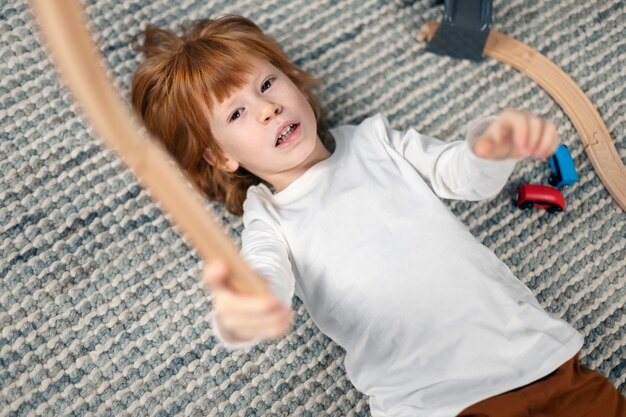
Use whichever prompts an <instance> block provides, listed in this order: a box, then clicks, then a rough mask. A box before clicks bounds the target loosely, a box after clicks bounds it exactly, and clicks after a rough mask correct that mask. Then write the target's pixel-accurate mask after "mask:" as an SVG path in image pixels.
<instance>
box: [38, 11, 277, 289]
mask: <svg viewBox="0 0 626 417" xmlns="http://www.w3.org/2000/svg"><path fill="white" fill-rule="evenodd" d="M31 5H32V10H33V12H34V14H35V17H36V18H37V21H38V22H39V26H40V28H41V30H42V33H43V35H44V37H45V40H46V41H47V42H46V43H47V46H48V48H49V50H50V51H51V52H52V55H53V56H54V58H55V59H54V61H55V64H56V66H57V67H58V69H59V72H60V73H61V75H63V76H64V79H65V81H66V83H67V85H68V86H69V87H70V90H71V91H72V93H73V95H74V97H75V98H76V100H77V101H78V103H79V104H80V106H81V108H82V110H83V111H84V112H85V114H86V115H87V117H88V119H89V120H90V122H91V123H92V125H93V126H94V128H95V130H96V131H97V132H98V134H99V135H100V136H101V137H102V139H103V140H104V142H105V144H106V145H107V146H109V147H110V148H112V149H113V150H114V151H115V152H117V153H118V155H119V156H120V157H121V158H122V159H123V160H124V162H125V163H126V164H127V165H128V166H129V167H130V168H131V169H132V171H133V172H134V173H135V175H136V176H137V177H138V178H139V179H140V180H141V182H142V183H143V185H144V186H145V187H146V188H147V189H148V190H149V191H150V194H151V195H152V196H153V198H155V199H156V200H157V201H158V202H159V203H161V205H162V207H163V208H164V209H165V211H166V212H167V213H168V214H169V215H170V216H171V218H172V219H173V220H174V223H175V224H176V225H177V226H178V227H179V228H180V229H181V230H182V232H183V233H184V235H185V236H186V237H187V238H189V240H190V241H191V244H192V245H193V246H194V247H195V248H196V249H197V250H198V252H200V255H201V256H202V257H203V258H204V259H205V260H207V261H208V260H210V259H213V258H220V259H223V260H224V261H226V263H227V264H228V265H229V267H230V269H231V271H232V278H231V280H232V284H233V286H234V287H235V288H237V289H239V290H240V291H243V292H249V293H250V292H261V291H264V290H267V286H266V283H265V281H264V280H263V279H262V278H260V277H259V276H258V275H256V274H255V273H254V272H253V271H252V270H251V269H250V267H249V266H248V265H247V264H246V263H245V262H244V261H243V260H242V259H241V258H240V256H239V252H238V251H237V249H236V248H235V247H234V245H233V244H232V242H231V241H230V240H229V239H228V237H227V236H226V235H225V234H224V233H223V232H222V230H221V229H220V227H219V226H218V225H217V224H216V223H215V221H214V220H213V219H212V217H211V214H210V213H209V212H208V211H207V210H206V209H205V208H204V207H203V205H202V203H201V200H200V197H199V195H198V193H196V192H194V191H193V190H192V189H191V187H189V185H188V183H187V182H185V180H184V175H183V174H182V173H181V171H180V170H179V169H178V168H177V166H178V165H177V164H176V162H175V161H174V160H173V158H171V157H170V156H169V154H168V153H167V152H166V151H165V149H164V148H163V147H162V146H161V145H160V144H158V143H157V142H156V141H153V140H146V139H145V138H143V137H142V135H141V134H140V133H139V130H138V129H137V125H136V123H135V122H134V121H133V117H132V116H131V113H130V111H129V109H128V106H127V105H126V104H125V103H124V102H123V101H122V99H121V98H120V97H119V96H118V94H117V93H116V92H115V90H114V88H113V86H112V84H111V83H110V82H109V80H108V79H107V77H106V74H105V72H104V70H103V69H102V67H101V66H100V64H99V61H100V57H99V56H97V55H96V53H95V51H97V50H98V49H97V48H96V47H95V45H94V44H93V42H92V40H91V36H90V34H89V32H88V31H87V25H86V19H85V17H84V16H83V13H82V9H81V7H80V5H79V3H78V2H77V1H76V0H67V1H66V0H64V1H54V0H32V1H31Z"/></svg>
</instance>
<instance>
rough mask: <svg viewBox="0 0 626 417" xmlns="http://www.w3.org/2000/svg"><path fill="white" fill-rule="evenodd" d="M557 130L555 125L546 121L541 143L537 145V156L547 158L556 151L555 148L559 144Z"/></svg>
mask: <svg viewBox="0 0 626 417" xmlns="http://www.w3.org/2000/svg"><path fill="white" fill-rule="evenodd" d="M560 141H561V140H560V139H559V132H558V131H557V129H556V125H555V124H554V123H552V122H546V124H545V127H544V130H543V137H542V140H541V145H540V146H539V148H538V150H537V152H536V154H537V158H544V159H545V158H548V157H549V156H550V155H552V154H554V152H556V148H557V147H558V146H559V142H560Z"/></svg>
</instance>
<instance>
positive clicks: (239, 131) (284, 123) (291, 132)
mask: <svg viewBox="0 0 626 417" xmlns="http://www.w3.org/2000/svg"><path fill="white" fill-rule="evenodd" d="M209 125H210V126H211V132H212V133H213V136H214V137H215V138H216V140H217V142H218V144H219V145H220V147H221V149H222V151H223V152H224V154H225V156H226V158H227V162H226V163H225V164H224V165H223V166H222V168H223V169H225V170H227V171H234V170H236V169H237V168H238V167H239V166H242V167H244V168H245V169H247V170H248V171H250V172H252V173H253V174H255V175H256V176H258V177H260V178H262V179H263V180H265V181H267V182H269V183H270V184H272V185H273V186H274V187H275V188H276V189H277V190H278V191H280V190H282V189H283V188H285V187H286V186H287V185H289V184H290V183H291V182H292V181H293V180H295V179H296V178H298V177H299V176H300V175H302V174H303V173H304V172H305V171H306V170H307V169H308V168H310V167H311V166H312V165H314V164H316V163H317V162H319V161H321V160H323V159H326V158H327V157H328V155H329V153H328V151H327V150H326V149H325V148H324V146H323V145H322V142H321V140H320V139H319V137H318V136H317V121H316V120H315V115H314V113H313V109H312V108H311V106H310V105H309V102H308V101H307V99H306V97H305V96H304V95H303V94H302V93H301V92H300V90H299V89H298V87H296V85H295V84H293V82H291V80H290V79H289V78H288V77H287V76H286V75H285V74H283V73H282V72H280V71H279V70H278V69H277V68H275V67H274V66H273V65H271V64H270V63H269V62H268V61H265V60H254V61H253V70H252V72H251V73H250V75H249V76H248V78H247V79H246V82H245V84H244V85H243V86H242V87H241V88H240V89H237V90H235V91H234V92H233V94H232V95H231V96H230V97H228V98H226V99H225V100H224V101H223V102H221V103H217V102H215V101H214V102H213V109H212V111H211V114H210V115H209ZM283 134H284V135H283ZM207 160H209V162H211V161H210V156H207Z"/></svg>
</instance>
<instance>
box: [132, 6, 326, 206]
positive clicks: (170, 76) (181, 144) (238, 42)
mask: <svg viewBox="0 0 626 417" xmlns="http://www.w3.org/2000/svg"><path fill="white" fill-rule="evenodd" d="M140 35H143V44H142V45H139V44H138V37H135V39H133V45H134V49H135V50H137V51H139V52H143V54H144V55H145V60H144V61H143V62H142V63H141V64H140V65H139V66H138V68H137V70H136V71H135V74H134V75H133V80H132V90H131V95H132V104H133V107H134V109H135V111H137V113H139V115H140V117H141V119H142V120H143V121H144V123H145V125H146V127H147V129H148V131H149V132H150V133H151V134H152V135H153V136H154V137H156V138H157V139H159V140H160V141H161V142H162V143H163V144H164V145H165V147H166V148H167V150H168V151H169V152H170V154H171V155H172V156H173V157H174V158H175V159H176V160H177V161H178V163H179V164H180V166H181V168H182V169H183V170H184V171H185V172H186V173H187V175H188V176H189V178H190V179H191V181H192V183H193V184H194V186H196V188H197V189H198V190H199V191H200V192H203V193H205V194H206V195H207V196H208V197H209V198H211V199H213V200H217V201H219V202H222V203H224V205H225V207H226V209H227V210H228V211H230V212H231V213H233V214H235V215H241V214H243V202H244V200H245V198H246V192H247V189H248V187H250V186H251V185H255V184H259V183H260V182H262V180H261V179H260V178H258V177H257V176H255V175H254V174H252V173H250V172H249V171H247V170H245V169H244V168H242V167H240V168H239V169H238V170H237V171H235V172H226V171H224V170H222V169H220V168H219V166H220V165H221V164H222V163H223V162H224V161H225V159H224V155H223V152H222V150H221V149H220V148H219V146H218V144H217V141H216V140H215V138H214V136H213V135H212V133H211V129H210V127H209V123H208V119H207V117H206V114H207V113H206V112H207V111H209V112H210V111H211V103H212V100H213V99H215V100H216V101H217V102H221V101H223V100H224V99H225V98H227V97H228V96H229V95H230V94H231V93H232V92H233V91H234V90H235V89H237V88H239V87H241V86H242V85H243V84H244V81H245V79H246V76H247V75H248V74H249V72H250V69H251V67H250V64H249V62H250V59H249V58H250V56H254V57H257V58H260V59H265V60H267V61H269V62H270V63H271V64H272V65H273V66H275V67H276V68H278V69H279V70H280V71H281V72H283V73H284V74H285V75H287V77H289V79H290V80H291V81H292V82H293V83H294V84H295V85H296V86H297V87H298V88H299V89H300V91H301V92H302V93H303V94H304V96H305V97H306V98H307V100H308V102H309V104H310V105H311V107H312V109H313V112H314V114H315V118H316V120H317V124H318V135H319V137H320V138H326V131H325V126H324V122H323V120H322V117H321V108H320V105H319V103H318V102H317V100H316V98H315V96H314V95H313V93H312V89H313V87H314V86H315V85H316V80H315V79H314V78H313V77H311V76H310V75H308V74H307V73H306V72H305V71H304V70H302V69H301V68H299V67H298V66H296V65H294V64H292V63H291V62H290V61H289V59H288V58H287V56H286V55H285V53H284V52H283V51H282V49H281V48H280V46H279V45H278V43H277V42H276V41H275V40H274V39H272V38H271V37H270V36H268V35H266V34H265V33H263V31H262V30H261V29H259V27H258V26H256V25H255V24H254V23H253V22H252V21H250V20H248V19H246V18H244V17H241V16H223V17H220V18H216V19H203V20H198V21H195V22H192V24H191V25H184V26H183V34H182V35H181V36H177V35H176V34H175V33H173V32H171V31H168V30H165V29H161V28H158V27H156V26H153V25H148V26H147V27H146V29H145V31H144V32H143V33H140V34H139V35H138V36H140ZM327 146H328V145H327ZM331 147H332V146H331ZM205 150H208V152H209V154H210V155H211V160H212V161H215V163H214V164H209V163H208V162H207V161H206V160H205V159H204V158H203V154H204V152H205Z"/></svg>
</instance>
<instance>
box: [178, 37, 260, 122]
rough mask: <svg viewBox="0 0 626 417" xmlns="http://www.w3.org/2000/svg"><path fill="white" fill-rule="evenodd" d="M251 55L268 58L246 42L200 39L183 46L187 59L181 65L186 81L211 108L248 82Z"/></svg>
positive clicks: (183, 58) (180, 56)
mask: <svg viewBox="0 0 626 417" xmlns="http://www.w3.org/2000/svg"><path fill="white" fill-rule="evenodd" d="M251 56H254V57H257V58H260V59H263V58H264V57H263V56H262V55H261V54H260V53H259V52H258V51H255V50H253V49H251V48H247V47H245V45H241V44H232V45H227V44H225V42H223V41H222V42H217V41H213V40H210V39H198V40H196V41H195V42H189V43H188V44H186V45H184V46H183V50H182V51H181V53H180V55H179V58H180V59H181V61H183V62H179V63H178V64H179V65H177V66H178V67H179V68H181V67H182V68H185V70H186V71H184V72H185V73H186V74H187V76H188V80H187V81H188V83H185V84H187V87H188V88H189V90H191V91H193V92H194V93H195V94H194V95H196V94H197V95H198V96H196V99H199V100H201V101H202V102H203V103H204V105H205V106H207V108H208V110H209V111H210V110H211V107H212V104H213V100H215V101H216V102H217V103H221V102H223V101H224V100H225V99H227V98H228V97H229V96H230V95H231V94H233V92H234V91H235V90H237V89H239V88H241V87H242V86H243V85H244V84H245V82H246V79H247V78H248V76H249V75H250V74H251V73H252V64H251V62H250V57H251ZM265 59H267V58H265ZM189 90H188V91H189Z"/></svg>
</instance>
